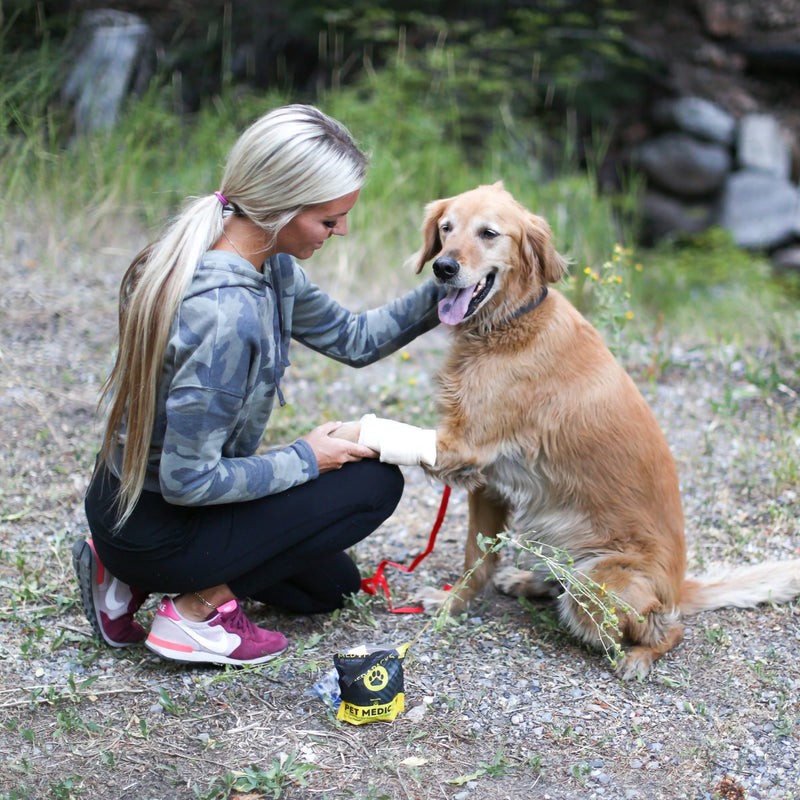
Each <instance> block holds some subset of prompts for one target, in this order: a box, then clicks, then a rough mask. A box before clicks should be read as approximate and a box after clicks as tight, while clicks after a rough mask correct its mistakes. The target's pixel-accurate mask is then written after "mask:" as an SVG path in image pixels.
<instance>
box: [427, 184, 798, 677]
mask: <svg viewBox="0 0 800 800" xmlns="http://www.w3.org/2000/svg"><path fill="white" fill-rule="evenodd" d="M423 231H424V244H423V247H422V249H421V251H420V253H419V254H418V256H417V258H416V259H415V260H416V262H417V263H416V266H417V272H420V271H421V270H422V269H423V267H424V265H425V264H426V263H427V262H428V261H430V260H431V259H433V265H432V266H433V271H434V274H435V275H436V277H437V279H438V280H439V282H440V283H442V284H444V285H445V286H447V287H448V288H449V289H451V290H452V292H451V294H449V295H448V297H447V298H446V299H445V300H443V301H442V304H440V316H441V318H442V320H443V321H445V322H449V324H451V325H452V342H451V347H450V351H449V355H448V356H447V359H446V362H445V364H444V366H443V369H442V370H441V373H440V375H439V384H440V388H439V394H438V405H439V413H440V422H439V424H438V426H437V437H438V441H437V461H436V467H435V468H434V469H432V470H430V472H431V474H433V475H434V476H435V477H437V478H439V479H441V480H443V481H444V482H446V483H448V484H451V485H457V486H463V487H466V488H467V489H468V507H469V528H468V532H467V542H466V552H465V561H464V570H465V571H464V576H463V577H462V579H461V580H459V582H458V583H457V584H456V585H455V587H454V588H453V590H452V591H451V592H448V593H443V592H441V591H438V590H435V589H430V590H426V592H425V593H424V596H423V597H422V598H421V599H422V602H424V604H425V606H426V608H427V609H428V610H433V609H436V608H438V607H440V606H441V605H442V603H444V602H445V601H446V602H447V603H449V612H450V613H458V612H459V611H460V610H462V609H463V608H464V607H465V605H466V604H467V603H468V602H469V601H470V600H471V599H472V598H474V597H475V596H476V594H478V593H479V592H480V591H481V590H482V589H483V588H484V586H485V585H486V584H487V583H488V582H489V581H490V580H491V579H492V578H494V581H495V584H496V586H497V587H498V588H499V589H500V590H501V591H503V592H505V593H509V594H513V595H517V596H525V597H542V596H549V597H555V596H558V609H559V615H560V619H561V621H562V623H563V624H564V625H565V627H566V628H567V629H569V630H570V631H571V632H572V633H573V634H575V635H576V636H577V637H578V638H580V639H581V640H582V641H584V642H586V643H588V644H590V645H592V646H595V647H600V648H606V647H608V644H609V642H608V637H609V635H610V634H609V630H608V628H605V629H604V628H603V626H602V625H601V624H599V622H600V620H599V619H598V614H599V610H597V611H596V612H594V613H593V611H592V609H590V608H587V607H586V606H585V604H583V605H582V604H581V603H578V602H576V601H575V599H573V596H572V595H573V594H575V593H574V592H573V593H572V594H571V593H570V592H564V591H562V589H563V588H564V587H563V586H559V585H557V584H554V582H553V580H552V576H551V574H550V573H549V572H547V571H543V570H542V569H541V568H539V569H537V568H536V567H534V568H532V569H518V568H515V567H511V566H509V567H506V568H504V569H500V570H498V561H499V556H498V555H497V554H496V553H489V554H488V555H485V554H484V552H483V550H482V549H481V547H480V546H479V534H482V535H483V536H484V537H488V538H489V539H490V540H491V539H493V538H495V537H496V536H497V535H498V534H499V533H500V532H502V531H509V532H511V534H512V535H514V536H522V537H526V538H528V539H529V540H533V541H535V542H538V543H540V544H541V545H544V546H552V547H553V548H557V549H558V550H560V551H563V552H565V553H567V554H568V556H569V558H570V570H571V571H572V573H573V574H574V575H575V576H578V577H576V578H575V580H580V577H579V576H581V575H583V576H588V577H589V578H590V579H591V581H593V582H594V584H595V585H598V586H602V587H604V588H605V591H606V592H607V594H608V596H609V597H613V598H615V599H618V600H619V601H620V602H618V603H617V604H616V605H617V609H616V613H617V616H618V619H619V631H620V632H621V635H622V637H621V638H622V641H621V642H617V644H623V645H624V646H625V655H624V657H623V658H622V660H621V661H620V662H619V664H618V667H617V671H618V673H619V674H620V675H621V676H622V677H624V678H626V679H630V678H633V677H644V676H645V675H647V673H648V671H649V670H650V667H651V665H652V663H653V662H654V661H655V660H656V659H657V658H659V657H660V656H661V655H663V654H664V653H666V652H667V651H669V650H670V649H672V648H673V647H674V646H675V645H676V644H677V643H678V642H680V641H681V639H682V637H683V626H682V624H681V621H680V620H681V616H682V615H686V614H692V613H695V612H698V611H704V610H710V609H714V608H719V607H722V606H739V607H748V606H754V605H757V604H759V603H763V602H767V601H773V602H777V603H780V602H786V601H788V600H790V599H792V598H793V597H795V596H796V595H798V594H800V559H796V560H791V561H785V562H779V563H770V564H762V565H756V566H753V567H740V568H738V569H736V570H734V571H731V572H729V573H728V574H727V576H726V577H724V578H722V579H720V580H717V581H713V582H704V581H701V580H696V579H689V578H687V577H686V546H685V540H684V518H683V509H682V504H681V497H680V492H679V488H678V476H677V472H676V467H675V463H674V460H673V457H672V455H671V453H670V450H669V447H668V445H667V442H666V440H665V437H664V435H663V434H662V432H661V430H660V428H659V426H658V423H657V422H656V420H655V417H654V416H653V414H652V412H651V410H650V408H649V407H648V405H647V403H646V402H645V400H644V398H643V397H642V396H641V394H640V392H639V391H638V389H637V388H636V385H635V384H634V382H633V381H632V380H631V378H630V377H629V376H628V374H627V373H626V372H625V371H624V370H623V369H622V367H621V366H620V365H619V364H618V363H617V361H616V360H615V358H614V357H613V355H612V354H611V352H610V351H609V350H608V349H607V348H606V346H605V345H604V343H603V341H602V340H601V337H600V335H599V334H598V332H597V331H596V330H595V329H594V328H593V327H592V326H591V325H590V324H589V323H588V322H587V321H586V320H585V319H584V318H583V317H582V316H581V314H580V313H579V312H578V311H577V310H576V309H575V308H574V306H573V305H572V304H571V303H570V302H569V301H568V300H567V299H566V298H565V297H564V296H563V295H562V294H561V293H559V292H558V291H557V290H555V289H553V288H549V289H547V293H546V296H545V295H543V294H542V293H543V290H545V289H546V288H547V287H548V284H554V283H556V282H557V281H558V280H559V279H560V278H561V277H562V275H563V274H564V272H565V269H566V262H565V259H564V258H563V257H562V256H560V255H559V254H558V253H557V252H556V251H555V249H554V245H553V239H552V234H551V231H550V228H549V226H548V224H547V222H546V221H545V220H544V219H542V218H541V217H539V216H536V215H534V214H533V213H531V212H530V211H528V210H527V209H525V208H524V207H523V206H522V205H521V204H519V203H518V202H517V201H516V200H515V199H514V198H513V197H512V196H511V194H509V193H508V192H507V191H506V190H505V189H504V188H503V185H502V183H498V184H495V185H492V186H479V187H478V188H476V189H474V190H472V191H468V192H465V193H463V194H460V195H457V196H455V197H450V198H446V199H442V200H438V201H435V202H433V203H431V204H429V205H428V206H427V207H426V215H425V221H424V226H423ZM487 276H492V277H490V278H489V282H490V284H491V285H489V286H487V285H486V284H483V283H482V281H483V280H484V279H486V278H487ZM473 293H475V294H477V295H480V297H478V298H476V300H475V301H474V302H472V305H475V306H477V307H476V308H474V310H473V308H472V305H471V306H470V307H469V309H468V310H467V315H466V316H464V317H463V318H461V315H462V314H463V312H464V309H465V307H466V304H467V301H468V298H469V297H470V296H471V295H472V294H473ZM542 298H543V299H542ZM537 301H539V303H538V305H536V302H537ZM476 565H477V566H476ZM625 609H627V611H626V610H625Z"/></svg>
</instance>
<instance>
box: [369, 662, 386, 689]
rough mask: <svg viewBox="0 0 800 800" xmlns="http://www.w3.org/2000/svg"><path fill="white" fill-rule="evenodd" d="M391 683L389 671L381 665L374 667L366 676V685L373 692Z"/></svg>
mask: <svg viewBox="0 0 800 800" xmlns="http://www.w3.org/2000/svg"><path fill="white" fill-rule="evenodd" d="M387 683H389V673H388V672H387V671H386V670H385V669H384V668H383V667H382V666H380V665H378V666H375V667H372V669H370V670H369V672H367V674H366V675H365V676H364V686H366V687H367V689H369V690H371V691H373V692H379V691H380V690H381V689H384V688H385V687H386V684H387Z"/></svg>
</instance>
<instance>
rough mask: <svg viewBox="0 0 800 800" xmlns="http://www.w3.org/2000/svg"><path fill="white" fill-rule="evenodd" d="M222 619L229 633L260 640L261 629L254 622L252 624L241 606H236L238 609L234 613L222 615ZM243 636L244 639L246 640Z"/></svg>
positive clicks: (229, 612)
mask: <svg viewBox="0 0 800 800" xmlns="http://www.w3.org/2000/svg"><path fill="white" fill-rule="evenodd" d="M220 617H222V620H223V622H224V623H225V629H226V630H228V631H233V632H235V633H239V634H245V636H246V637H247V638H249V639H258V638H259V636H258V633H259V630H260V629H259V627H258V625H256V624H255V623H254V622H251V621H250V620H249V619H248V618H247V615H246V614H245V613H244V611H242V609H241V607H240V606H239V604H238V603H237V604H236V608H235V609H234V610H233V611H228V612H226V613H220ZM245 636H243V637H242V638H245Z"/></svg>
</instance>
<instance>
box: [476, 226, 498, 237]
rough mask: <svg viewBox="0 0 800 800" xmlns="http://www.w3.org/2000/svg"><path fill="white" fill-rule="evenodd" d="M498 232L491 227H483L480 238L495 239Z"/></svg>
mask: <svg viewBox="0 0 800 800" xmlns="http://www.w3.org/2000/svg"><path fill="white" fill-rule="evenodd" d="M499 235H500V234H499V233H498V232H497V231H495V230H492V229H491V228H484V229H483V230H482V231H481V239H496V238H497V237H498V236H499Z"/></svg>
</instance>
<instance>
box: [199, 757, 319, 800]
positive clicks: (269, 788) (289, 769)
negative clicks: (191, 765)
mask: <svg viewBox="0 0 800 800" xmlns="http://www.w3.org/2000/svg"><path fill="white" fill-rule="evenodd" d="M314 769H315V767H314V765H313V764H308V763H305V762H302V761H298V760H297V756H296V754H294V753H292V754H289V755H287V754H285V753H282V754H281V755H280V756H278V757H276V758H273V759H272V761H271V762H270V764H269V766H268V767H267V768H266V769H262V768H261V767H257V766H255V765H253V766H249V767H245V768H244V769H241V770H235V771H233V772H228V773H226V774H225V775H224V776H223V777H221V778H216V779H215V780H214V781H212V783H211V784H210V785H209V786H208V789H207V790H206V791H205V792H203V793H197V791H195V794H196V796H197V798H198V800H227V798H229V797H230V796H231V795H232V793H234V792H246V793H252V792H259V793H260V794H261V795H263V796H265V797H273V798H275V800H277V798H279V797H281V796H282V795H283V792H284V790H285V789H287V788H289V787H291V786H306V785H307V781H306V775H308V774H309V773H310V772H311V771H313V770H314Z"/></svg>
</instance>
